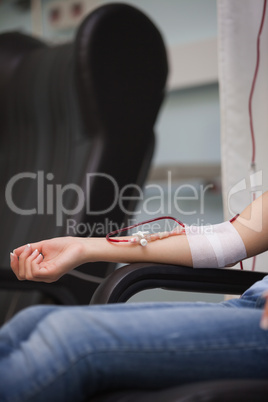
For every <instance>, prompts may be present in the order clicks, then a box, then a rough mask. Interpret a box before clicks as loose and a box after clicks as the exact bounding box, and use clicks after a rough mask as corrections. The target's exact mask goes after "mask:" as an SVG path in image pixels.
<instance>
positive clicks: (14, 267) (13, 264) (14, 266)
mask: <svg viewBox="0 0 268 402" xmlns="http://www.w3.org/2000/svg"><path fill="white" fill-rule="evenodd" d="M10 266H11V269H12V271H13V272H14V274H15V275H16V276H18V274H19V260H18V257H17V256H16V254H14V253H10Z"/></svg>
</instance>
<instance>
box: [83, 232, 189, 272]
mask: <svg viewBox="0 0 268 402" xmlns="http://www.w3.org/2000/svg"><path fill="white" fill-rule="evenodd" d="M84 244H85V259H86V261H92V259H93V260H95V261H111V262H121V263H132V262H159V263H167V264H182V265H186V266H191V265H192V258H191V252H190V248H189V244H188V240H187V237H186V236H185V235H178V236H173V237H169V238H165V239H162V240H157V241H154V242H151V243H148V244H147V246H145V247H142V246H140V245H135V244H130V243H120V244H118V243H109V242H107V240H106V239H104V238H93V239H90V238H89V239H84Z"/></svg>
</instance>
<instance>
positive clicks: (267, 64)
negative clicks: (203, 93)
mask: <svg viewBox="0 0 268 402" xmlns="http://www.w3.org/2000/svg"><path fill="white" fill-rule="evenodd" d="M263 10H264V0H218V60H219V84H220V104H221V150H222V151H221V152H222V185H223V201H224V215H225V218H226V219H230V218H231V217H232V216H233V215H235V214H236V213H239V212H241V211H242V210H243V208H244V207H245V206H246V205H247V204H248V203H249V202H250V201H251V200H252V195H253V192H255V193H256V196H259V195H260V194H261V192H264V191H267V190H268V6H267V9H266V15H265V19H264V24H263V29H262V33H261V36H260V64H259V71H258V75H257V79H256V84H255V90H254V94H253V98H252V117H253V127H254V133H255V144H256V157H255V162H256V164H255V169H253V168H252V167H251V160H252V140H251V132H250V123H249V95H250V90H251V87H252V82H253V77H254V72H255V68H256V60H257V38H258V32H259V29H260V24H261V20H262V16H263ZM244 266H245V268H246V269H251V266H252V261H249V260H248V261H247V262H246V264H244ZM255 269H256V270H260V271H261V270H262V271H265V270H268V254H267V253H264V254H263V255H261V256H258V257H257V260H256V268H255Z"/></svg>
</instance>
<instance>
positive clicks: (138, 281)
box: [90, 263, 266, 304]
mask: <svg viewBox="0 0 268 402" xmlns="http://www.w3.org/2000/svg"><path fill="white" fill-rule="evenodd" d="M265 275H266V273H263V272H251V271H240V270H234V269H211V268H202V269H200V268H198V269H193V268H189V267H185V266H180V265H168V264H166V265H163V264H153V263H135V264H130V265H126V266H124V267H121V268H119V269H117V270H116V271H114V272H113V273H112V274H111V275H110V276H108V277H107V278H106V279H105V280H104V281H103V282H102V283H101V285H100V286H99V287H98V288H97V290H96V291H95V293H94V295H93V297H92V299H91V302H90V304H108V303H119V302H126V301H127V300H128V299H129V298H130V297H131V296H133V295H134V294H136V293H138V292H140V291H142V290H146V289H155V288H163V289H168V290H182V291H190V292H202V293H220V294H224V293H229V294H237V295H238V294H241V293H243V292H244V291H245V290H246V289H248V288H249V287H250V286H251V285H252V284H253V283H255V282H256V281H258V280H261V279H262V278H263V277H264V276H265Z"/></svg>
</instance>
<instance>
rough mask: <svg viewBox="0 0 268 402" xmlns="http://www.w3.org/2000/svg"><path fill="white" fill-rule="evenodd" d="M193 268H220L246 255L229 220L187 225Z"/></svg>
mask: <svg viewBox="0 0 268 402" xmlns="http://www.w3.org/2000/svg"><path fill="white" fill-rule="evenodd" d="M186 235H187V239H188V242H189V246H190V250H191V254H192V260H193V267H194V268H221V267H226V266H227V265H230V264H234V263H236V262H238V261H241V260H243V259H245V258H246V257H247V252H246V248H245V245H244V242H243V240H242V239H241V237H240V235H239V233H238V232H237V230H236V229H235V228H234V226H233V225H232V224H231V223H230V222H229V221H227V222H223V223H220V224H218V225H207V226H187V227H186Z"/></svg>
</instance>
